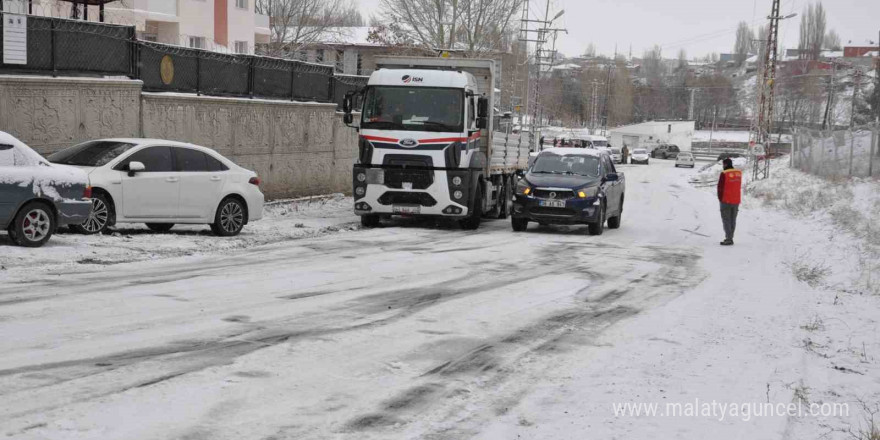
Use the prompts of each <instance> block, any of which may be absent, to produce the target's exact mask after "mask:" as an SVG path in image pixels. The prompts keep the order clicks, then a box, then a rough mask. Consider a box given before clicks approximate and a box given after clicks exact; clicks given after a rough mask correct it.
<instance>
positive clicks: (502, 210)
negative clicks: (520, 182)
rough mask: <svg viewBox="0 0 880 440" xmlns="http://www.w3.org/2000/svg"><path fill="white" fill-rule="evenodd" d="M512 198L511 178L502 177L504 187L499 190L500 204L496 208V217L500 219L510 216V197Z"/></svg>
mask: <svg viewBox="0 0 880 440" xmlns="http://www.w3.org/2000/svg"><path fill="white" fill-rule="evenodd" d="M512 198H513V178H512V177H508V178H507V179H504V188H503V189H502V191H501V206H500V207H499V209H498V218H499V219H501V220H504V219H506V218H507V217H508V216H510V207H511V199H512Z"/></svg>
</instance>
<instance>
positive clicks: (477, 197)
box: [458, 184, 483, 231]
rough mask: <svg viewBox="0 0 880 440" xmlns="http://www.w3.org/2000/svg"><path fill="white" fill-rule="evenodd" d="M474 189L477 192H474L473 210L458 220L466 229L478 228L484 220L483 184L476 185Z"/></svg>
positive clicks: (473, 229) (462, 227)
mask: <svg viewBox="0 0 880 440" xmlns="http://www.w3.org/2000/svg"><path fill="white" fill-rule="evenodd" d="M474 191H475V192H476V193H475V194H474V201H473V207H472V208H471V212H469V213H468V216H467V217H465V218H464V219H462V220H459V221H458V225H459V226H460V227H461V229H464V230H465V231H475V230H477V229H478V228H479V227H480V222H482V220H483V185H482V184H479V185H476V188H475V189H474Z"/></svg>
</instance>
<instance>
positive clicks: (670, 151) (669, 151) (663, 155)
mask: <svg viewBox="0 0 880 440" xmlns="http://www.w3.org/2000/svg"><path fill="white" fill-rule="evenodd" d="M680 151H681V150H679V149H678V146H676V145H665V144H664V145H661V146H659V147H657V148H655V149H654V151H652V152H651V157H653V158H655V159H657V158H660V159H675V158H677V157H678V153H679V152H680Z"/></svg>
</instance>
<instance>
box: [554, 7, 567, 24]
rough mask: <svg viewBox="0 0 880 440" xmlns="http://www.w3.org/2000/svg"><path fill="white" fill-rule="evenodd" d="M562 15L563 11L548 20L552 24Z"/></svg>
mask: <svg viewBox="0 0 880 440" xmlns="http://www.w3.org/2000/svg"><path fill="white" fill-rule="evenodd" d="M563 14H565V9H563V10H561V11H559V12H557V13H556V15H555V16H554V17H553V19H552V20H550V23H553V22H554V21H556V19H557V18H559V17H562V15H563Z"/></svg>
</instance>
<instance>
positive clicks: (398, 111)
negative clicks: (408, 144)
mask: <svg viewBox="0 0 880 440" xmlns="http://www.w3.org/2000/svg"><path fill="white" fill-rule="evenodd" d="M361 128H373V129H382V130H409V131H455V132H460V131H463V130H464V91H463V90H461V89H443V88H434V87H393V86H388V87H370V88H369V89H368V90H367V94H366V97H365V98H364V114H363V121H362V123H361Z"/></svg>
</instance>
